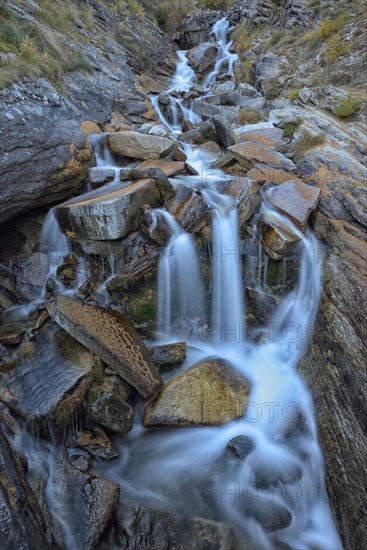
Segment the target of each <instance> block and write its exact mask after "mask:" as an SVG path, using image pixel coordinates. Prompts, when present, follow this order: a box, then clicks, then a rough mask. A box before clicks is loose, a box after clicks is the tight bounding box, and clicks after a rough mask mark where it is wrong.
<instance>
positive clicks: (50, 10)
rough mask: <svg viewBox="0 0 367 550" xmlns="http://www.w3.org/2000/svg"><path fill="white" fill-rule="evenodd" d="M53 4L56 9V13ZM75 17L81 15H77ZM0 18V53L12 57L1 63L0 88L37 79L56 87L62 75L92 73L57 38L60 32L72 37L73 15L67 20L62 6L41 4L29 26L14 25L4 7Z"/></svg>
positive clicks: (79, 54)
mask: <svg viewBox="0 0 367 550" xmlns="http://www.w3.org/2000/svg"><path fill="white" fill-rule="evenodd" d="M56 4H57V6H59V7H60V10H59V11H58V10H57V9H56ZM62 6H64V8H63V7H62ZM74 7H75V6H74ZM77 13H78V14H79V15H80V14H81V12H80V11H78V12H77ZM2 16H3V18H2V25H1V28H0V52H4V53H8V52H12V53H14V54H15V55H16V57H14V58H9V59H8V60H7V61H5V62H4V63H3V66H2V67H1V69H0V88H4V87H6V86H9V85H10V84H11V83H12V82H14V81H19V80H20V79H22V78H23V77H24V76H27V77H29V78H36V77H38V76H40V75H42V76H45V77H46V78H48V79H49V80H50V81H51V82H52V83H53V84H54V85H56V86H58V84H59V83H60V79H61V77H62V75H63V74H64V73H66V72H69V71H74V70H78V71H86V72H91V71H93V66H92V64H91V63H90V62H89V61H88V59H87V58H86V57H85V56H84V55H83V53H82V52H81V51H80V50H76V49H73V48H72V47H71V46H70V45H69V44H68V43H67V42H66V40H65V38H63V37H62V36H61V34H59V32H60V33H61V32H62V33H63V34H66V35H67V36H68V35H69V36H71V35H72V34H74V33H76V27H75V26H73V25H74V23H73V21H75V20H74V19H73V17H76V15H75V16H73V15H72V14H71V13H70V11H69V12H68V17H69V19H68V18H67V17H66V13H65V5H64V4H63V3H62V2H50V1H49V0H43V2H41V3H40V8H39V10H38V11H37V21H36V22H33V23H29V22H25V21H23V20H21V21H18V20H17V19H16V18H15V16H14V15H13V13H12V12H11V11H10V10H8V9H7V8H5V7H2ZM42 22H43V24H42ZM50 27H51V28H50ZM53 29H55V30H56V31H57V32H56V33H55V32H54V31H53Z"/></svg>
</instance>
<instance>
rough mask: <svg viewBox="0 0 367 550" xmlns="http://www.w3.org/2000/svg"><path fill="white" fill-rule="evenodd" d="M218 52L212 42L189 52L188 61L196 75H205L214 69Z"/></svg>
mask: <svg viewBox="0 0 367 550" xmlns="http://www.w3.org/2000/svg"><path fill="white" fill-rule="evenodd" d="M217 52H218V48H217V46H215V45H214V44H213V43H212V42H203V43H201V44H199V45H198V46H196V47H195V48H193V49H192V50H189V51H188V52H187V59H188V60H189V64H190V65H191V66H192V68H193V69H194V71H195V72H196V73H199V74H204V73H206V72H208V71H209V70H210V69H214V65H215V60H216V58H217Z"/></svg>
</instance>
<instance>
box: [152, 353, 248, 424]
mask: <svg viewBox="0 0 367 550" xmlns="http://www.w3.org/2000/svg"><path fill="white" fill-rule="evenodd" d="M249 393H250V384H249V382H248V381H247V380H246V379H245V378H243V376H241V374H239V373H238V372H237V371H235V370H234V369H233V368H232V367H230V366H229V365H227V364H226V363H225V362H224V361H222V360H220V359H208V360H205V361H201V362H199V363H196V364H195V365H194V366H192V367H191V368H190V369H188V370H186V371H185V372H183V373H182V374H179V375H177V376H175V377H174V378H171V379H170V380H169V381H168V382H167V384H165V385H164V386H163V388H162V389H161V391H160V393H159V394H158V396H157V397H156V398H155V399H154V400H153V401H151V402H150V403H149V404H148V405H147V407H146V409H145V414H144V418H143V425H144V426H147V427H148V426H162V427H163V426H164V427H188V426H208V425H209V426H210V425H220V424H223V423H225V422H229V421H231V420H234V419H236V418H241V417H242V416H243V415H244V413H245V409H246V406H247V402H248V396H249Z"/></svg>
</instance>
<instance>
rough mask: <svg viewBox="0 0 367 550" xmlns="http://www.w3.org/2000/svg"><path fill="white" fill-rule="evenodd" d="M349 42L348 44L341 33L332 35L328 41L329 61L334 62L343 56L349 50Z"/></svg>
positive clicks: (327, 54) (327, 53)
mask: <svg viewBox="0 0 367 550" xmlns="http://www.w3.org/2000/svg"><path fill="white" fill-rule="evenodd" d="M349 48H350V46H349V44H346V43H345V42H344V41H343V39H342V37H341V35H340V33H336V34H334V35H333V36H331V37H330V38H329V39H328V41H327V50H326V52H325V56H326V59H327V60H328V61H329V63H334V62H335V61H336V60H337V59H338V58H339V57H342V56H343V55H345V54H346V53H348V51H349Z"/></svg>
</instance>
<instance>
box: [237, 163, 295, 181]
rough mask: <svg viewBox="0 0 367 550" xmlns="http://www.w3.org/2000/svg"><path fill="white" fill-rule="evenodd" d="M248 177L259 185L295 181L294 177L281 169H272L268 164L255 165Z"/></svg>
mask: <svg viewBox="0 0 367 550" xmlns="http://www.w3.org/2000/svg"><path fill="white" fill-rule="evenodd" d="M247 176H248V177H249V178H250V179H251V180H253V181H258V182H259V183H265V182H267V181H268V182H270V183H284V182H286V181H289V180H291V179H295V178H294V175H293V174H291V173H290V172H286V171H285V170H282V169H280V168H272V167H271V166H267V165H266V164H255V166H254V168H252V170H250V171H249V172H248V173H247Z"/></svg>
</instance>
